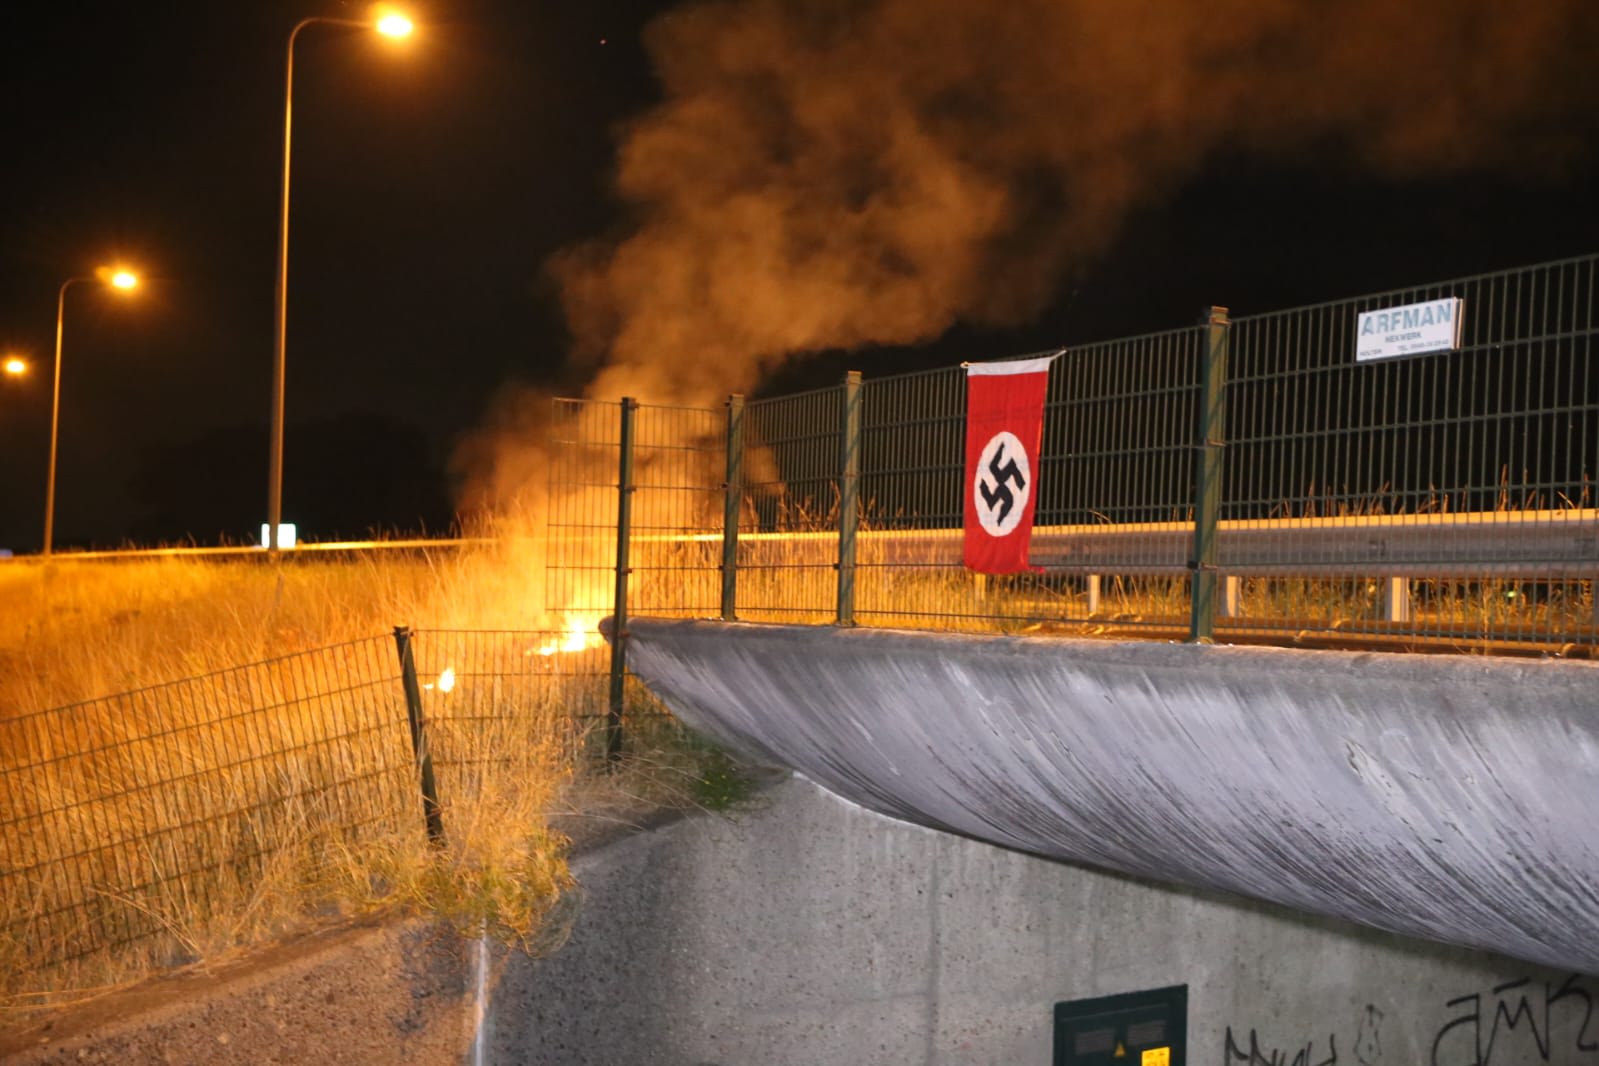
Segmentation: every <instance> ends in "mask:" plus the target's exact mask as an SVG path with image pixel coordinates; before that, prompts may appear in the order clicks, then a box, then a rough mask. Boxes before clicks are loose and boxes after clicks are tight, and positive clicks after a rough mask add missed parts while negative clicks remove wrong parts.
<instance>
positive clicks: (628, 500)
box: [605, 396, 638, 762]
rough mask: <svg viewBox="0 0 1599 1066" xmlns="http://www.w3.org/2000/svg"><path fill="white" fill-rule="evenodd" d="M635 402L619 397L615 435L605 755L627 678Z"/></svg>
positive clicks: (614, 738)
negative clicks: (613, 551)
mask: <svg viewBox="0 0 1599 1066" xmlns="http://www.w3.org/2000/svg"><path fill="white" fill-rule="evenodd" d="M637 411H638V401H637V400H635V399H633V397H631V396H624V397H622V407H621V426H620V429H619V432H618V436H617V443H618V448H617V450H618V451H619V452H620V456H619V458H618V459H617V471H616V590H615V593H614V594H613V596H612V598H611V706H610V712H609V713H608V714H607V715H606V718H605V757H606V758H607V759H609V760H611V761H613V762H614V761H615V760H616V759H618V758H620V757H621V754H622V697H623V693H624V690H625V687H626V686H625V682H626V680H627V578H628V575H629V574H630V573H632V570H631V568H630V567H629V566H628V547H629V542H630V541H631V540H632V534H633V415H634V413H635V412H637Z"/></svg>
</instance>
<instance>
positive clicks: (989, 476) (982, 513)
mask: <svg viewBox="0 0 1599 1066" xmlns="http://www.w3.org/2000/svg"><path fill="white" fill-rule="evenodd" d="M1032 491H1033V472H1032V470H1031V468H1029V466H1028V464H1027V449H1026V448H1023V447H1022V442H1021V441H1020V440H1018V439H1017V438H1016V434H1014V433H1012V432H1010V430H1006V429H1002V430H1000V431H999V432H998V433H996V434H994V435H993V436H992V437H990V438H989V440H988V443H987V444H985V445H983V451H982V453H981V454H980V455H979V456H978V457H977V472H976V474H975V475H974V476H973V477H972V504H973V506H974V507H975V508H976V511H977V521H978V523H979V524H980V525H981V526H982V527H983V532H985V533H987V534H988V535H989V536H991V537H1003V536H1006V535H1008V534H1009V533H1010V532H1011V531H1012V530H1014V529H1015V528H1016V527H1017V526H1018V525H1020V524H1021V521H1022V513H1023V512H1024V511H1025V510H1026V509H1027V500H1028V498H1029V497H1030V496H1031V495H1032Z"/></svg>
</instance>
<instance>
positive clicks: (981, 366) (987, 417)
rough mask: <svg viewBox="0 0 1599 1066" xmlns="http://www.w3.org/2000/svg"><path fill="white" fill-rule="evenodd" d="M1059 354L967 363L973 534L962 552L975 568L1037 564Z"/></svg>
mask: <svg viewBox="0 0 1599 1066" xmlns="http://www.w3.org/2000/svg"><path fill="white" fill-rule="evenodd" d="M1059 354H1060V353H1059V352H1056V353H1055V355H1059ZM1055 355H1050V356H1046V357H1044V358H1041V359H1018V360H1015V361H1013V362H1007V363H967V364H965V365H966V480H965V482H964V485H965V491H964V492H963V495H964V496H965V506H964V508H963V511H964V518H965V526H966V536H965V540H964V548H963V551H962V556H963V560H964V562H965V564H966V567H967V569H970V570H976V571H979V572H980V573H984V574H1011V573H1016V572H1017V571H1022V570H1030V569H1033V568H1032V567H1030V566H1028V564H1027V550H1028V546H1029V545H1030V544H1031V542H1032V537H1033V510H1034V506H1035V505H1036V503H1037V501H1038V448H1039V443H1040V441H1041V440H1042V439H1043V435H1044V391H1045V388H1046V386H1047V385H1048V384H1049V364H1050V362H1051V361H1052V360H1053V359H1054V358H1055Z"/></svg>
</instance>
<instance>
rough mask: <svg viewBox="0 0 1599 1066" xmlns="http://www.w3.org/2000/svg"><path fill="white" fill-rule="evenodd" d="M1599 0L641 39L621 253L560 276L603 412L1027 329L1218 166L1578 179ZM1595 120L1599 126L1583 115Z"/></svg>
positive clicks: (799, 24) (774, 21) (1049, 11)
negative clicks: (1073, 268) (1132, 214)
mask: <svg viewBox="0 0 1599 1066" xmlns="http://www.w3.org/2000/svg"><path fill="white" fill-rule="evenodd" d="M1593 7H1594V5H1592V3H1591V0H1528V2H1527V3H1523V4H1518V5H1511V4H1506V3H1504V2H1503V0H1410V2H1405V3H1394V2H1392V0H1336V2H1334V0H1210V2H1207V3H1203V4H1201V3H1192V2H1188V0H1005V2H1003V3H993V2H988V0H711V2H702V3H697V4H693V5H689V6H685V7H683V8H681V9H678V10H675V11H673V12H670V13H668V14H666V15H664V16H662V17H660V18H659V19H657V20H656V21H655V23H653V24H652V26H651V27H650V28H649V30H648V32H647V42H646V43H647V44H648V46H649V49H650V53H651V55H652V57H653V58H654V61H655V64H656V66H657V70H658V73H659V77H660V80H661V83H662V87H663V92H664V98H663V102H662V103H661V104H660V105H659V106H658V107H656V108H655V109H654V110H653V111H651V112H650V113H648V114H646V115H644V116H643V117H641V118H640V119H639V120H637V121H636V122H635V123H633V124H632V126H631V127H630V128H628V129H627V130H626V131H625V132H624V135H623V137H622V141H621V145H620V155H619V161H618V169H617V175H616V192H617V195H618V196H619V197H620V199H621V200H622V201H623V202H624V203H625V205H626V206H627V207H628V209H629V211H630V217H631V219H632V224H631V226H630V228H629V229H628V230H627V231H626V232H625V233H623V234H621V235H619V236H617V237H614V238H612V239H607V240H603V241H597V242H594V243H591V244H588V245H586V246H583V247H579V248H575V249H572V250H570V251H568V252H567V253H565V254H563V255H562V256H560V257H559V258H558V261H557V262H556V264H555V270H556V273H557V276H558V278H559V280H560V282H561V285H562V289H563V293H564V302H565V307H566V311H567V315H568V319H569V322H570V324H571V327H572V330H573V333H574V336H575V338H576V345H575V351H574V357H575V358H576V359H578V360H580V361H582V363H583V364H584V365H586V366H587V367H588V368H589V373H590V381H591V384H590V386H589V395H591V396H595V397H602V398H614V397H616V396H620V395H623V394H629V395H634V396H638V397H639V398H641V399H644V400H649V401H654V402H661V403H674V402H675V403H684V402H691V403H708V402H711V401H714V400H715V399H718V398H720V397H722V396H725V395H726V394H727V393H729V392H733V391H744V390H748V389H750V388H752V387H753V386H754V385H756V384H757V383H758V382H759V380H760V379H761V376H762V375H763V374H764V373H766V372H768V371H770V370H771V369H773V368H775V367H776V366H778V365H780V364H781V363H783V362H784V361H785V360H788V359H792V358H794V357H796V356H798V355H801V354H803V353H806V352H814V351H820V350H828V349H849V348H855V347H861V346H870V345H885V344H911V343H916V342H920V341H925V340H928V339H930V338H933V337H935V336H937V335H938V334H940V333H942V332H943V331H945V330H947V329H948V328H949V327H950V326H951V325H953V324H954V323H955V322H957V321H968V322H972V323H976V324H983V325H1003V324H1011V323H1016V322H1018V321H1022V320H1025V319H1026V318H1027V317H1028V316H1030V315H1033V314H1036V313H1037V312H1038V311H1039V310H1040V309H1041V308H1042V307H1043V306H1045V305H1046V304H1047V303H1048V302H1049V301H1050V300H1051V299H1052V298H1053V297H1054V296H1055V294H1056V286H1057V285H1058V283H1059V279H1060V278H1061V276H1062V272H1063V270H1064V269H1065V268H1067V267H1068V266H1070V265H1071V264H1072V262H1073V261H1074V260H1076V261H1080V260H1081V258H1082V257H1085V256H1088V255H1091V254H1093V253H1094V252H1095V251H1096V250H1098V249H1101V248H1102V247H1103V246H1104V245H1105V243H1106V242H1107V241H1109V240H1110V239H1112V238H1113V237H1114V236H1115V234H1116V231H1117V227H1118V224H1119V222H1120V221H1121V219H1122V218H1123V217H1124V216H1125V215H1126V213H1127V212H1128V210H1129V209H1130V208H1132V207H1134V206H1136V205H1138V204H1140V203H1144V202H1148V201H1150V200H1151V199H1152V198H1156V197H1159V196H1161V195H1162V194H1163V193H1164V192H1166V191H1169V190H1170V189H1171V188H1172V186H1173V185H1174V184H1175V183H1178V182H1180V181H1182V180H1183V179H1184V178H1185V176H1187V175H1189V174H1191V173H1192V172H1193V171H1194V170H1195V169H1196V168H1199V167H1201V166H1203V165H1204V163H1205V162H1206V160H1207V158H1208V157H1209V156H1211V155H1212V154H1213V153H1215V152H1217V151H1219V150H1224V149H1225V150H1229V151H1245V152H1258V153H1263V154H1271V155H1273V156H1278V157H1280V156H1283V155H1288V156H1290V157H1292V156H1293V155H1294V154H1295V153H1307V154H1308V153H1312V152H1313V153H1314V154H1315V158H1317V159H1329V160H1340V161H1342V164H1343V165H1345V166H1355V167H1360V168H1364V169H1369V170H1372V171H1375V172H1378V173H1382V174H1387V175H1393V176H1396V177H1406V176H1416V175H1438V174H1448V173H1454V172H1460V171H1464V170H1470V169H1483V168H1504V167H1514V168H1517V169H1519V170H1522V171H1530V172H1532V173H1538V172H1548V171H1551V170H1552V169H1554V168H1558V167H1560V166H1561V165H1563V164H1564V163H1566V162H1569V161H1570V159H1571V158H1572V157H1573V156H1574V155H1575V154H1576V153H1578V152H1580V151H1583V150H1584V147H1585V146H1584V144H1583V138H1582V134H1581V132H1580V126H1581V125H1583V124H1588V125H1591V122H1586V123H1577V124H1574V123H1572V122H1571V121H1570V119H1571V118H1572V116H1573V113H1574V112H1575V111H1576V109H1578V108H1582V109H1587V108H1589V107H1590V106H1591V104H1592V103H1593V101H1594V99H1595V94H1594V92H1593V91H1592V90H1593V88H1594V75H1593V74H1592V72H1591V68H1592V67H1593V64H1592V62H1591V57H1592V56H1593V55H1594V54H1596V50H1595V45H1596V44H1599V33H1596V20H1595V15H1594V14H1593V13H1592V11H1593ZM1583 113H1584V114H1586V110H1584V112H1583Z"/></svg>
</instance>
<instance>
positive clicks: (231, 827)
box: [0, 630, 607, 994]
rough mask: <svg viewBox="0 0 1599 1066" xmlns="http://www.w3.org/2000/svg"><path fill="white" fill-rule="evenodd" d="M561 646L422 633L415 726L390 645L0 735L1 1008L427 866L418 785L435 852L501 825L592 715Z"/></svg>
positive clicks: (601, 695)
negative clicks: (456, 837)
mask: <svg viewBox="0 0 1599 1066" xmlns="http://www.w3.org/2000/svg"><path fill="white" fill-rule="evenodd" d="M407 635H409V634H407ZM565 639H566V635H565V634H563V633H546V632H538V633H534V632H507V633H478V632H463V631H437V630H435V631H423V632H422V633H419V634H415V635H414V640H413V647H414V650H415V656H414V661H415V662H416V664H417V666H416V672H415V674H414V675H412V676H411V679H410V680H411V683H412V684H411V687H412V688H413V689H414V690H415V691H416V692H418V693H419V694H420V695H421V699H420V701H419V702H420V706H419V707H416V708H414V709H415V710H416V711H417V712H418V713H417V714H416V715H412V714H411V713H410V712H411V711H412V710H413V708H412V707H409V706H408V703H407V696H406V690H407V678H406V673H405V671H404V670H403V669H402V660H403V656H399V655H397V640H396V638H395V637H389V636H385V637H376V638H370V639H363V640H356V641H351V642H348V643H343V644H338V645H334V646H330V647H324V648H318V649H315V650H312V651H306V652H302V653H299V654H296V655H291V656H285V657H282V658H277V659H272V660H268V661H264V662H259V663H253V664H250V665H247V666H241V667H237V668H234V669H229V670H223V671H218V672H215V673H211V674H206V675H203V676H199V677H194V678H188V679H185V680H182V681H177V682H172V683H169V684H163V685H157V686H152V687H149V688H145V689H140V690H137V691H134V692H129V693H124V694H121V695H117V696H111V697H107V698H104V699H98V700H92V701H89V702H86V703H81V704H77V705H74V706H70V707H62V708H56V709H52V710H47V711H40V712H36V713H32V714H23V715H14V716H9V717H4V718H0V961H3V963H4V965H3V967H0V969H3V970H4V971H5V973H6V974H7V980H6V981H5V985H6V987H5V991H6V992H7V993H11V994H19V993H25V992H30V991H33V990H35V989H38V988H40V987H45V986H47V985H49V986H55V987H59V986H60V975H61V974H62V973H63V972H65V971H70V968H71V967H72V965H73V964H75V963H80V962H82V961H84V960H88V959H91V958H94V957H98V958H104V957H106V956H108V955H114V956H116V957H117V958H118V959H119V960H120V961H121V963H122V964H123V965H124V966H125V967H130V968H132V969H139V968H140V967H143V968H150V967H154V968H161V967H167V966H172V965H175V964H179V963H183V962H187V961H190V960H191V959H193V958H194V957H195V956H196V955H197V954H199V953H200V945H201V944H202V943H203V942H204V943H214V941H215V939H216V938H218V937H221V938H222V939H224V940H227V939H229V938H236V937H247V935H248V932H249V931H251V930H254V931H257V932H259V931H260V930H261V929H263V928H265V929H270V927H271V924H272V921H273V920H274V919H281V918H283V917H285V916H286V915H289V914H291V913H292V912H296V911H305V910H314V909H316V908H317V907H318V906H320V905H322V904H324V903H325V902H326V900H327V898H328V897H329V896H330V895H334V894H336V888H335V886H336V885H337V884H339V883H341V882H348V881H350V880H351V879H355V880H364V879H366V878H368V877H371V876H375V874H376V872H377V871H381V870H383V869H386V868H389V867H392V865H393V861H394V855H395V854H396V853H397V852H403V851H405V850H407V849H411V850H415V849H416V848H418V847H419V846H421V845H423V843H424V841H425V839H426V838H427V836H428V835H429V830H430V828H431V827H430V825H429V820H428V816H429V814H430V812H429V810H428V804H427V800H428V795H427V793H428V791H429V787H428V786H427V783H426V782H425V781H424V780H423V778H422V777H421V775H420V774H419V769H420V768H421V767H423V766H425V765H426V766H429V769H430V771H431V767H433V766H436V767H437V774H438V776H437V781H436V782H435V783H434V784H433V785H432V786H431V788H432V790H433V800H434V802H436V803H438V804H439V806H440V807H441V808H442V812H443V819H444V821H443V827H444V829H445V831H446V832H448V831H450V829H451V827H452V824H453V826H454V827H455V828H456V830H457V831H460V830H461V829H462V828H463V827H465V826H469V825H472V824H474V823H481V822H483V821H484V820H485V819H495V818H498V817H501V816H503V815H504V814H505V813H506V812H507V811H509V810H514V809H516V804H517V800H518V797H519V796H520V795H522V794H524V793H526V792H527V789H528V787H530V786H531V785H532V784H534V783H538V784H539V785H540V786H541V787H543V786H545V785H547V783H548V781H549V780H550V777H551V775H552V774H554V773H556V772H558V771H559V768H560V767H563V766H569V765H571V762H572V760H573V759H575V758H580V757H582V756H583V755H584V754H585V753H586V752H588V751H589V750H590V749H592V747H593V745H592V744H591V743H590V742H589V741H588V739H587V738H589V737H590V736H591V734H592V733H593V731H594V728H595V723H596V722H598V721H600V720H601V719H602V716H603V713H604V711H603V708H604V707H605V679H606V675H607V669H606V667H605V665H604V662H603V658H602V655H601V650H600V649H597V648H587V649H581V650H578V651H575V652H569V651H563V650H562V646H563V641H564V640H565ZM401 647H403V645H401ZM416 723H421V724H422V725H423V727H424V729H425V732H424V733H422V734H418V733H417V731H416V730H415V728H414V725H415V724H416ZM424 756H425V758H424ZM429 764H430V765H429ZM434 843H438V841H435V842H434ZM247 927H248V928H247ZM51 974H55V975H56V977H55V978H49V975H51Z"/></svg>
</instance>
